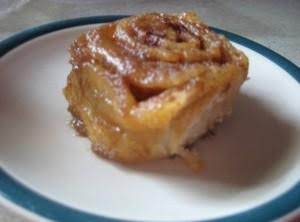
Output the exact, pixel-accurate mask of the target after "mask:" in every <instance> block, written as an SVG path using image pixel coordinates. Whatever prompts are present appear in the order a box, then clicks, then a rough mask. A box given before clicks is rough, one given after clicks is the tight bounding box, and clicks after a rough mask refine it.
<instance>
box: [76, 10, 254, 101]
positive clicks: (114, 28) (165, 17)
mask: <svg viewBox="0 0 300 222" xmlns="http://www.w3.org/2000/svg"><path fill="white" fill-rule="evenodd" d="M71 55H72V59H71V63H72V64H73V67H74V68H76V67H78V66H82V65H84V64H85V63H92V64H94V65H96V66H98V68H99V70H98V71H99V72H101V73H102V74H103V75H107V76H110V77H109V78H112V79H115V80H116V81H115V84H116V86H118V87H123V86H126V87H127V88H128V89H130V90H131V93H133V94H136V95H135V98H137V99H139V97H142V99H143V97H145V98H147V97H149V96H151V95H155V94H157V93H160V92H163V91H164V90H166V89H169V88H172V87H176V86H180V85H182V84H184V83H186V82H187V81H190V80H191V79H193V78H199V77H200V76H203V75H206V74H207V73H211V72H214V73H215V71H216V70H217V69H222V68H224V67H225V68H226V66H228V65H235V66H238V67H240V68H241V69H244V70H245V75H246V72H247V67H248V61H247V58H246V57H245V56H244V54H243V53H242V52H240V51H238V50H237V49H235V48H234V47H233V46H232V45H231V44H230V43H229V41H228V40H227V39H226V38H225V37H224V36H222V35H219V34H216V33H214V32H213V31H211V30H210V29H209V27H208V26H206V25H205V24H204V23H203V22H202V21H200V19H199V18H198V17H197V16H196V15H195V14H194V13H182V14H164V13H147V14H144V15H141V16H132V17H129V18H125V19H122V20H119V21H116V22H113V23H110V24H105V25H102V26H100V27H98V28H96V29H94V30H92V31H90V32H88V33H87V34H85V35H82V36H81V37H79V38H78V39H77V40H76V41H75V42H74V44H73V45H72V47H71ZM206 78H207V77H206ZM117 81H119V82H117Z"/></svg>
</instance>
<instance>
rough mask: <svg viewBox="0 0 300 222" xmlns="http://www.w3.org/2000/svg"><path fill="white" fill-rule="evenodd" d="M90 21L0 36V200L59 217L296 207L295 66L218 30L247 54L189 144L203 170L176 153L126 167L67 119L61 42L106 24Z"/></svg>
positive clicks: (271, 211) (171, 216)
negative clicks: (202, 133)
mask: <svg viewBox="0 0 300 222" xmlns="http://www.w3.org/2000/svg"><path fill="white" fill-rule="evenodd" d="M97 19H98V20H97ZM97 19H96V20H95V17H94V18H84V19H77V20H69V21H67V22H66V21H63V22H56V23H52V24H48V25H45V26H42V27H38V28H35V29H31V30H29V31H25V32H24V33H21V34H19V35H17V36H14V37H12V38H11V39H8V40H6V41H4V42H2V43H1V45H0V53H1V54H2V58H1V59H0V70H1V73H0V103H1V106H0V147H1V148H0V167H1V168H0V193H1V194H2V196H3V197H5V198H7V199H9V200H10V201H12V202H14V203H16V204H17V205H19V206H22V207H24V208H26V209H27V210H29V211H31V212H34V213H36V214H38V215H41V216H43V217H45V218H49V219H53V220H57V221H112V220H113V219H122V220H143V221H153V220H160V221H175V220H176V221H182V220H184V221H189V220H192V221H195V220H197V221H202V220H214V221H218V219H219V220H222V221H226V220H227V221H230V220H232V219H235V220H236V221H241V219H243V220H242V221H260V220H264V219H274V218H276V217H278V216H281V215H283V214H285V213H287V212H289V211H291V210H292V209H295V208H296V207H297V206H299V205H300V184H299V178H300V87H299V83H298V82H297V81H296V79H297V78H298V80H299V75H300V74H299V68H298V67H296V66H295V65H293V64H291V63H289V62H288V61H287V60H285V59H284V58H282V57H281V56H279V55H277V54H276V53H274V52H272V51H270V50H268V49H266V48H264V47H263V46H260V45H258V44H256V43H254V42H252V41H250V40H247V39H244V38H242V37H239V36H237V35H234V34H232V33H228V32H225V31H221V30H217V31H219V32H222V33H223V34H226V35H227V36H228V37H229V38H230V39H231V40H232V41H233V42H235V43H234V45H235V46H236V47H237V48H239V49H241V50H243V51H244V52H245V53H246V55H247V56H248V57H249V60H250V70H249V76H250V80H249V81H247V82H246V83H245V84H244V85H243V87H242V89H241V94H240V96H239V98H238V99H237V101H236V104H235V109H234V113H233V115H232V117H231V118H229V119H227V120H226V121H225V123H224V124H223V125H221V126H220V127H219V128H218V131H217V135H216V136H215V137H213V138H211V139H209V140H206V141H205V142H199V144H197V146H199V149H201V152H202V156H203V161H204V162H205V169H204V170H203V171H202V172H200V173H195V172H191V170H190V169H187V168H186V167H185V166H184V165H183V164H182V163H181V162H180V161H174V160H165V161H160V162H155V163H148V164H143V165H140V166H135V167H130V166H128V167H125V166H121V165H118V164H116V163H113V162H110V161H107V160H104V159H101V158H99V157H97V156H95V155H94V154H93V153H92V152H91V150H90V143H89V141H88V140H87V139H86V138H82V137H78V136H75V135H74V134H75V133H74V130H72V129H71V128H70V127H69V126H68V121H69V120H70V114H69V113H68V112H67V102H66V100H65V98H64V96H63V94H62V89H63V87H64V86H65V84H66V78H67V75H68V73H69V71H70V68H71V67H70V65H69V64H68V57H69V55H68V47H69V45H70V43H71V42H72V40H73V39H74V38H75V37H76V36H78V34H79V33H82V32H84V31H86V30H88V29H90V28H91V27H92V26H79V27H75V28H74V27H73V28H67V27H71V26H74V25H79V24H87V23H95V22H105V21H109V18H108V17H98V18H97ZM111 19H112V18H111ZM62 28H65V29H64V30H60V31H55V30H58V29H62ZM50 31H51V32H52V31H54V32H52V33H50V34H45V33H47V32H50ZM29 39H31V40H30V41H27V40H29ZM25 41H27V42H26V43H23V42H25ZM13 47H15V48H14V49H12V48H13ZM251 48H252V49H251ZM267 57H268V58H267ZM272 60H273V61H272ZM292 75H293V76H294V78H293V77H292Z"/></svg>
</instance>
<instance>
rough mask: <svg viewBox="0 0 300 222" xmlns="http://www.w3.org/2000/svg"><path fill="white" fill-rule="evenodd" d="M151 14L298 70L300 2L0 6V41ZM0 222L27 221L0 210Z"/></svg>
mask: <svg viewBox="0 0 300 222" xmlns="http://www.w3.org/2000/svg"><path fill="white" fill-rule="evenodd" d="M149 11H150V12H151V11H161V12H182V11H196V12H197V13H199V15H200V17H201V18H202V19H203V20H204V21H205V22H206V23H207V24H209V25H211V26H215V27H219V28H222V29H225V30H228V31H231V32H234V33H237V34H240V35H242V36H245V37H247V38H250V39H252V40H254V41H256V42H259V43H261V44H263V45H265V46H267V47H269V48H271V49H273V50H274V51H276V52H278V53H279V54H281V55H283V56H284V57H286V58H287V59H289V60H291V61H292V62H293V63H295V64H296V65H297V66H300V37H299V36H300V25H299V21H300V20H299V19H300V1H299V0H285V1H281V0H261V1H258V0H257V1H253V0H244V1H240V0H227V1H221V0H218V1H217V0H201V1H196V0H194V1H192V0H185V1H181V0H163V1H162V0H159V1H156V0H152V1H150V0H148V1H146V0H136V1H134V0H123V1H122V0H85V1H82V0H0V40H3V39H5V38H7V37H9V36H11V35H12V34H14V33H16V32H19V31H22V30H24V29H27V28H29V27H32V26H36V25H40V24H44V23H47V22H51V21H55V20H60V19H67V18H74V17H81V16H93V15H112V14H138V13H142V12H149ZM0 221H1V222H29V221H30V220H28V219H26V218H24V217H22V216H20V215H17V214H16V213H14V212H12V211H11V210H9V209H8V208H7V207H4V206H1V205H0ZM295 221H300V218H299V220H295Z"/></svg>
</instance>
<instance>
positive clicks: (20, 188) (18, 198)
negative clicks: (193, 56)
mask: <svg viewBox="0 0 300 222" xmlns="http://www.w3.org/2000/svg"><path fill="white" fill-rule="evenodd" d="M126 16H127V15H107V16H90V17H81V18H74V19H68V20H60V21H55V22H51V23H47V24H44V25H40V26H37V27H33V28H30V29H27V30H24V31H21V32H19V33H17V34H15V35H13V36H11V37H9V38H7V39H5V40H2V41H1V42H0V58H1V57H3V56H4V55H5V54H6V53H8V52H9V51H11V50H12V49H14V48H16V47H18V46H20V45H22V44H23V43H25V42H27V41H30V40H32V39H34V38H36V37H39V36H42V35H45V34H47V33H50V32H54V31H58V30H61V29H65V28H71V27H75V26H82V25H89V24H95V23H104V22H111V21H114V20H117V19H121V18H123V17H126ZM212 29H213V30H214V31H216V32H218V33H220V34H223V35H225V36H226V37H227V38H229V39H230V40H231V41H233V42H236V43H238V44H241V45H243V46H246V47H247V48H250V49H252V50H254V51H256V52H258V53H259V54H261V55H263V56H264V57H266V58H268V59H269V60H271V61H272V62H274V63H276V64H277V65H278V66H280V67H281V68H283V69H284V70H285V71H286V72H287V73H288V74H290V75H291V76H292V77H293V78H294V79H295V80H296V81H297V82H298V83H300V69H299V67H298V66H297V65H295V64H293V63H292V62H290V61H289V60H288V59H286V58H284V57H283V56H281V55H279V54H278V53H276V52H274V51H273V50H270V49H269V48H267V47H265V46H263V45H261V44H259V43H256V42H254V41H252V40H250V39H247V38H245V37H242V36H240V35H237V34H234V33H232V32H228V31H225V30H222V29H218V28H214V27H212ZM0 195H1V196H2V197H4V198H5V199H7V200H9V201H10V202H12V203H14V204H16V205H17V206H19V207H22V208H24V209H26V210H28V211H30V212H31V213H34V214H37V215H39V216H41V217H44V218H47V219H50V220H54V221H72V222H82V221H90V222H94V221H95V222H96V221H97V222H121V221H123V222H127V221H129V220H121V219H116V218H109V217H105V216H101V215H96V214H93V213H88V212H85V211H82V210H80V209H75V208H72V207H69V206H66V205H64V204H62V203H59V202H56V201H54V200H51V199H50V198H48V197H45V196H43V195H42V194H40V193H37V192H36V191H34V190H32V189H30V188H29V187H26V186H25V185H24V184H22V183H21V182H20V181H18V180H17V179H16V178H13V177H12V176H11V175H9V174H8V173H7V172H6V171H5V170H4V169H3V167H2V166H0ZM299 207H300V181H299V182H297V183H296V184H295V185H294V186H293V187H292V188H291V189H290V190H288V191H286V192H285V193H283V194H281V195H279V196H278V197H276V198H274V199H272V200H270V201H268V202H266V203H263V204H261V205H259V206H256V207H254V208H252V209H249V210H246V211H242V212H239V213H237V214H233V215H229V216H225V217H220V218H216V219H211V220H201V221H202V222H231V221H244V222H252V221H270V220H274V219H277V218H279V217H281V216H284V215H286V214H287V213H289V212H291V211H293V210H294V209H297V208H299ZM199 221H200V220H199Z"/></svg>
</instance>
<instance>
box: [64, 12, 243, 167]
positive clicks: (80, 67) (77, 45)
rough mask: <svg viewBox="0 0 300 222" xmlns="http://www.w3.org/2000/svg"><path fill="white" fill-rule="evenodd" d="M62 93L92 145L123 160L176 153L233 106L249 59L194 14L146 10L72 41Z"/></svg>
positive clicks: (184, 154)
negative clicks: (67, 74)
mask: <svg viewBox="0 0 300 222" xmlns="http://www.w3.org/2000/svg"><path fill="white" fill-rule="evenodd" d="M70 54H71V59H70V62H71V64H72V70H71V73H70V74H69V76H68V80H67V86H66V87H65V89H64V94H65V97H66V99H67V100H68V102H69V111H70V112H71V113H72V115H73V117H74V120H73V123H74V126H75V128H76V129H77V130H78V131H79V132H80V133H81V134H84V135H86V136H87V137H88V138H89V139H90V141H91V143H92V144H93V146H92V147H93V150H94V151H95V152H96V153H98V154H100V155H101V156H103V157H106V158H109V159H114V160H116V161H120V162H123V163H138V162H143V161H148V160H154V159H161V158H166V157H172V156H178V157H180V158H182V159H183V160H185V161H186V162H187V163H188V164H189V165H190V166H192V167H197V166H199V157H198V154H195V152H194V151H193V149H187V148H186V146H187V145H189V144H192V143H193V142H194V141H195V140H196V139H197V138H199V137H201V136H203V135H204V134H205V133H206V132H207V131H209V130H211V129H212V128H214V126H215V125H216V123H220V122H222V120H223V118H224V117H225V116H228V115H229V114H230V113H231V107H232V102H233V99H234V97H235V95H236V94H237V93H238V91H239V88H240V86H241V84H242V83H243V82H244V81H245V79H246V77H247V73H248V59H247V57H246V56H245V55H244V53H242V52H241V51H239V50H238V49H236V48H235V47H234V46H233V45H232V44H231V43H230V42H229V41H228V39H226V38H225V37H224V36H222V35H219V34H217V33H215V32H213V31H212V30H211V29H210V28H209V27H208V26H207V25H205V24H204V23H203V22H202V21H201V20H200V19H199V18H198V17H197V15H195V14H194V13H181V14H164V13H147V14H143V15H140V16H132V17H128V18H125V19H121V20H119V21H116V22H112V23H108V24H104V25H101V26H99V27H97V28H95V29H93V30H90V31H89V32H87V33H84V34H82V35H81V36H79V37H78V38H77V39H76V40H75V41H74V42H73V44H72V45H71V48H70Z"/></svg>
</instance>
